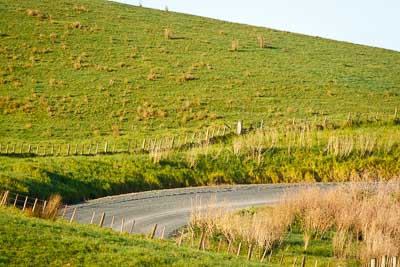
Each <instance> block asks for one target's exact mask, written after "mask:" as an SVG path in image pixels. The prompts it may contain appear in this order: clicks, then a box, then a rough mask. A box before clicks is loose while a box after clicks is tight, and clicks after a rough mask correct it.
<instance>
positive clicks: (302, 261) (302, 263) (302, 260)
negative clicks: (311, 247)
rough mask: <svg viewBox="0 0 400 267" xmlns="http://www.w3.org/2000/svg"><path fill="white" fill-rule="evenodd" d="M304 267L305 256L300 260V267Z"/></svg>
mask: <svg viewBox="0 0 400 267" xmlns="http://www.w3.org/2000/svg"><path fill="white" fill-rule="evenodd" d="M304 266H306V256H303V258H302V259H301V267H304Z"/></svg>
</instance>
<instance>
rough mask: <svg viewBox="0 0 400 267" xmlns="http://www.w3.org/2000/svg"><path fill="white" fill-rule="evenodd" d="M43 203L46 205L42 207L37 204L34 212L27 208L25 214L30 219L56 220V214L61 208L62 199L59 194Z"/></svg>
mask: <svg viewBox="0 0 400 267" xmlns="http://www.w3.org/2000/svg"><path fill="white" fill-rule="evenodd" d="M45 203H46V204H42V205H39V204H37V206H36V208H35V210H34V211H33V208H28V209H27V210H26V214H27V215H28V216H30V217H37V218H42V219H46V220H52V221H54V220H56V219H57V216H58V212H59V210H60V208H61V206H62V197H61V196H60V195H59V194H53V195H51V196H50V198H49V200H48V201H46V202H45ZM44 205H45V206H44Z"/></svg>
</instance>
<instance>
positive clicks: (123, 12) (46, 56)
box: [0, 0, 400, 202]
mask: <svg viewBox="0 0 400 267" xmlns="http://www.w3.org/2000/svg"><path fill="white" fill-rule="evenodd" d="M0 12H1V14H2V16H0V144H1V145H2V147H1V152H2V154H1V155H0V181H1V187H4V188H6V189H9V190H13V191H16V192H21V193H25V194H29V195H33V196H37V197H40V198H42V199H44V198H47V197H48V196H49V195H50V194H51V193H53V192H60V193H61V194H62V195H63V197H64V199H65V200H66V201H68V202H76V201H80V200H83V199H87V198H94V197H99V196H105V195H110V194H118V193H122V192H133V191H141V190H149V189H158V188H171V187H182V186H195V185H208V184H221V183H276V182H299V181H310V182H315V181H317V182H319V181H348V180H351V179H374V180H379V179H382V180H387V179H390V178H391V177H393V176H398V175H399V174H400V170H399V165H398V162H399V159H400V149H399V148H400V130H399V127H398V124H399V119H398V118H399V117H397V118H396V117H394V113H395V110H396V108H399V107H400V93H399V92H400V86H399V84H400V75H399V74H400V64H399V63H400V53H399V52H394V51H389V50H384V49H378V48H372V47H366V46H360V45H354V44H349V43H344V42H337V41H332V40H327V39H322V38H318V37H311V36H304V35H299V34H293V33H288V32H281V31H276V30H272V29H267V28H260V27H253V26H248V25H240V24H234V23H228V22H223V21H217V20H213V19H206V18H201V17H196V16H189V15H183V14H177V13H174V12H166V11H158V10H152V9H147V8H143V7H134V6H128V5H123V4H118V3H113V2H109V1H103V0H90V1H89V0H79V1H74V2H70V1H61V0H60V1H53V0H45V1H28V0H21V1H5V0H0ZM259 38H264V40H265V43H266V45H265V46H264V47H260V44H259V41H258V39H259ZM232 40H237V44H238V47H237V51H232V49H231V48H232V47H231V45H232ZM234 50H235V49H234ZM293 119H295V120H293ZM237 120H244V125H245V126H246V127H248V126H249V125H250V124H253V125H259V124H260V122H261V120H263V121H264V125H265V128H266V129H267V130H266V131H264V132H262V133H261V134H250V135H248V136H247V137H243V138H242V137H234V136H233V135H232V134H229V135H227V136H226V137H224V138H220V139H218V140H217V141H216V142H214V143H215V144H213V145H211V146H205V147H200V148H194V149H189V148H188V147H184V149H183V150H181V151H175V150H174V151H161V152H159V153H158V152H157V153H150V155H149V154H148V153H139V154H136V155H130V154H127V153H118V154H112V153H109V154H107V155H104V154H103V155H98V156H94V157H92V156H84V155H83V156H76V155H75V156H70V157H64V156H55V157H38V156H37V154H26V155H18V154H15V153H11V154H7V155H5V150H6V148H5V146H6V144H9V145H10V150H11V147H12V146H13V144H15V143H17V144H19V145H21V144H22V143H25V145H27V144H32V145H38V144H40V145H41V146H42V147H41V148H42V149H43V145H48V144H53V145H54V144H55V145H58V144H66V143H70V144H71V145H74V144H82V143H86V144H93V143H102V144H104V142H105V141H106V140H107V141H109V142H110V143H114V144H119V145H124V147H126V145H127V143H128V141H131V140H132V141H133V142H135V143H136V144H138V143H139V144H140V143H141V142H142V140H143V138H144V137H146V138H147V139H149V138H158V137H171V136H174V135H181V136H184V135H185V134H187V133H189V134H190V135H191V134H192V133H196V132H198V131H199V130H202V131H203V134H204V131H205V129H206V128H208V127H210V126H212V127H216V126H222V125H226V124H227V125H232V123H234V122H235V121H237ZM310 120H311V121H312V122H313V126H312V127H311V128H310V125H306V124H304V121H310ZM337 120H340V123H336V124H335V123H331V122H335V121H337ZM294 121H296V122H299V121H302V122H303V123H302V124H299V125H298V124H297V123H294ZM288 125H291V126H290V127H291V128H285V127H288ZM321 125H323V126H321ZM317 126H318V127H317ZM228 130H229V129H228ZM229 132H231V130H229ZM203 136H204V135H203ZM19 147H20V146H19ZM26 148H27V147H26V146H25V148H24V149H26ZM86 148H87V146H86ZM64 149H65V147H64ZM80 149H81V147H80Z"/></svg>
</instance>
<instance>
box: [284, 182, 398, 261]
mask: <svg viewBox="0 0 400 267" xmlns="http://www.w3.org/2000/svg"><path fill="white" fill-rule="evenodd" d="M399 194H400V182H399V181H398V180H395V181H392V182H389V183H387V184H377V185H371V184H370V185H360V184H357V185H353V186H343V187H337V188H335V189H333V190H322V189H319V188H313V187H311V188H307V189H304V190H301V191H299V192H297V193H296V194H295V195H293V193H291V194H290V197H289V196H288V197H287V198H286V200H285V203H284V204H283V205H282V206H279V207H278V208H279V209H284V210H287V211H286V212H287V213H289V214H291V215H292V216H294V217H296V218H297V220H298V222H299V223H300V226H301V227H302V229H303V231H304V232H307V233H311V236H312V238H322V237H324V236H325V235H326V234H327V233H328V231H334V232H335V234H334V236H333V249H334V254H335V255H336V256H338V257H341V258H345V257H348V256H356V257H357V258H359V259H361V260H364V261H366V260H369V259H371V258H380V257H382V256H384V255H399V254H400V212H399V210H400V198H399ZM352 243H357V246H356V249H355V251H353V252H352V251H351V247H352ZM352 254H353V255H352Z"/></svg>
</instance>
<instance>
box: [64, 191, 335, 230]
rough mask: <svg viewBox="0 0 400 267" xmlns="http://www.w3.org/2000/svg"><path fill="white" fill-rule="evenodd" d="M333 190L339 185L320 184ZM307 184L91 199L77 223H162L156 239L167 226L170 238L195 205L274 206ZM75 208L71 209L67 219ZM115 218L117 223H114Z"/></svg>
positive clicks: (136, 227)
mask: <svg viewBox="0 0 400 267" xmlns="http://www.w3.org/2000/svg"><path fill="white" fill-rule="evenodd" d="M316 185H317V186H319V187H323V188H329V187H332V186H335V184H316ZM304 186H305V185H301V184H291V185H286V184H278V185H234V186H215V187H196V188H180V189H169V190H157V191H148V192H141V193H131V194H124V195H118V196H112V197H105V198H100V199H95V200H90V201H87V202H84V203H82V204H78V205H75V206H72V208H75V207H76V208H77V210H76V215H75V219H74V220H75V221H78V222H80V223H84V224H89V223H90V221H91V219H92V216H93V212H95V216H94V218H93V223H94V224H98V223H99V221H100V217H101V214H102V213H103V212H104V213H105V215H106V216H105V221H104V227H111V225H112V228H113V229H115V230H120V229H121V225H122V218H124V231H126V232H129V231H130V230H131V228H132V224H133V223H135V224H134V228H133V232H134V233H146V234H147V233H149V232H150V231H151V229H152V228H153V226H154V224H158V228H157V232H156V237H160V235H161V233H162V232H163V229H164V227H165V237H170V236H171V235H172V234H173V233H174V232H175V231H176V230H177V229H179V228H180V227H182V226H184V225H186V224H187V223H188V222H189V219H190V213H191V211H192V207H193V205H196V206H197V207H198V206H199V203H200V202H201V203H202V206H205V205H204V203H206V202H209V201H211V202H213V203H214V204H215V205H221V206H225V205H226V207H227V208H228V209H231V210H237V209H242V208H246V207H252V206H260V205H265V204H274V203H276V202H278V201H279V200H280V198H281V197H282V196H283V195H284V194H285V193H289V194H290V192H293V191H296V190H298V189H299V188H301V187H304ZM71 213H72V209H71V208H70V209H68V212H67V214H66V219H68V218H70V216H71ZM113 216H114V223H113V224H112V220H113Z"/></svg>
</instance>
